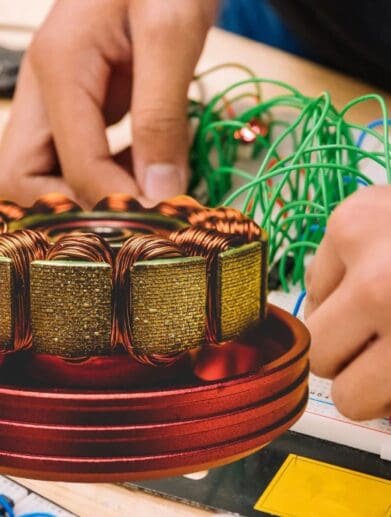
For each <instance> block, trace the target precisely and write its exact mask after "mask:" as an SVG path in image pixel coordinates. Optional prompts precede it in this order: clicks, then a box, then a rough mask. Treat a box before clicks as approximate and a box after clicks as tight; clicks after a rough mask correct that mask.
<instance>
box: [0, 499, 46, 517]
mask: <svg viewBox="0 0 391 517" xmlns="http://www.w3.org/2000/svg"><path fill="white" fill-rule="evenodd" d="M0 510H5V512H6V516H7V517H15V512H14V509H13V508H12V506H11V505H10V503H9V502H8V500H7V499H6V498H5V496H4V495H2V494H0ZM20 517H56V516H55V515H53V514H51V513H42V512H34V513H25V514H23V515H21V516H20Z"/></svg>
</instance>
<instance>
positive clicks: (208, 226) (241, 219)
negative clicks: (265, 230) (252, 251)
mask: <svg viewBox="0 0 391 517" xmlns="http://www.w3.org/2000/svg"><path fill="white" fill-rule="evenodd" d="M189 223H190V224H192V225H194V226H199V227H200V228H203V229H204V230H216V231H218V232H222V233H228V234H234V235H243V236H244V237H246V239H247V242H254V241H257V240H259V239H260V238H261V235H262V230H261V228H260V227H259V226H258V225H257V223H256V222H255V221H253V220H252V219H250V218H249V217H247V216H245V215H244V214H242V213H241V212H239V211H238V210H235V209H234V208H226V207H220V208H214V209H212V208H211V209H204V210H201V211H197V212H193V213H192V214H190V216H189Z"/></svg>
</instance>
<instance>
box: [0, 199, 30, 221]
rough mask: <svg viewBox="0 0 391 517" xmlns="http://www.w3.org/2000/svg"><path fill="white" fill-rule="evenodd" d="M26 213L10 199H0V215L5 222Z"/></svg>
mask: <svg viewBox="0 0 391 517" xmlns="http://www.w3.org/2000/svg"><path fill="white" fill-rule="evenodd" d="M25 215H26V210H25V209H24V208H22V207H21V206H19V205H17V204H16V203H13V202H12V201H4V200H0V217H1V218H2V219H4V220H5V222H11V221H18V220H19V219H22V217H24V216H25Z"/></svg>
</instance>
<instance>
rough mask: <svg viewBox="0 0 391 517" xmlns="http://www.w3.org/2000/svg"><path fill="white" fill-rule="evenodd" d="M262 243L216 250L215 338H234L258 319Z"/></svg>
mask: <svg viewBox="0 0 391 517" xmlns="http://www.w3.org/2000/svg"><path fill="white" fill-rule="evenodd" d="M261 249H262V245H261V243H260V242H253V243H251V244H245V245H244V246H241V247H240V248H231V249H229V250H228V251H224V252H222V253H220V255H219V260H218V268H217V293H216V295H217V296H216V304H217V311H216V312H217V323H218V336H217V337H218V339H219V341H227V340H229V339H232V338H234V337H235V336H237V335H238V334H240V333H241V332H243V330H245V329H246V328H248V327H249V326H251V325H253V324H254V323H256V322H257V321H259V318H260V315H261V314H262V313H263V307H262V306H261V305H262V304H264V303H265V301H264V300H262V302H261V281H262V280H261V276H262V253H261Z"/></svg>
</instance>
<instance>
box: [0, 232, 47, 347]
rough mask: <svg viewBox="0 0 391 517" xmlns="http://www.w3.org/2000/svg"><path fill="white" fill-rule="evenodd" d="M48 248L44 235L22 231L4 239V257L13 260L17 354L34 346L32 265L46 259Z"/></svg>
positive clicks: (0, 240)
mask: <svg viewBox="0 0 391 517" xmlns="http://www.w3.org/2000/svg"><path fill="white" fill-rule="evenodd" d="M48 248H49V242H48V241H47V239H46V237H45V236H44V235H43V234H42V233H41V232H36V231H33V230H19V231H16V232H14V233H3V234H2V235H0V256H2V257H8V258H10V259H11V260H12V275H13V289H14V299H13V314H14V336H13V337H14V350H22V349H25V348H28V347H29V346H31V343H32V335H31V311H30V293H29V287H30V263H31V262H32V261H34V260H42V259H44V258H45V256H46V253H47V250H48Z"/></svg>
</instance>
